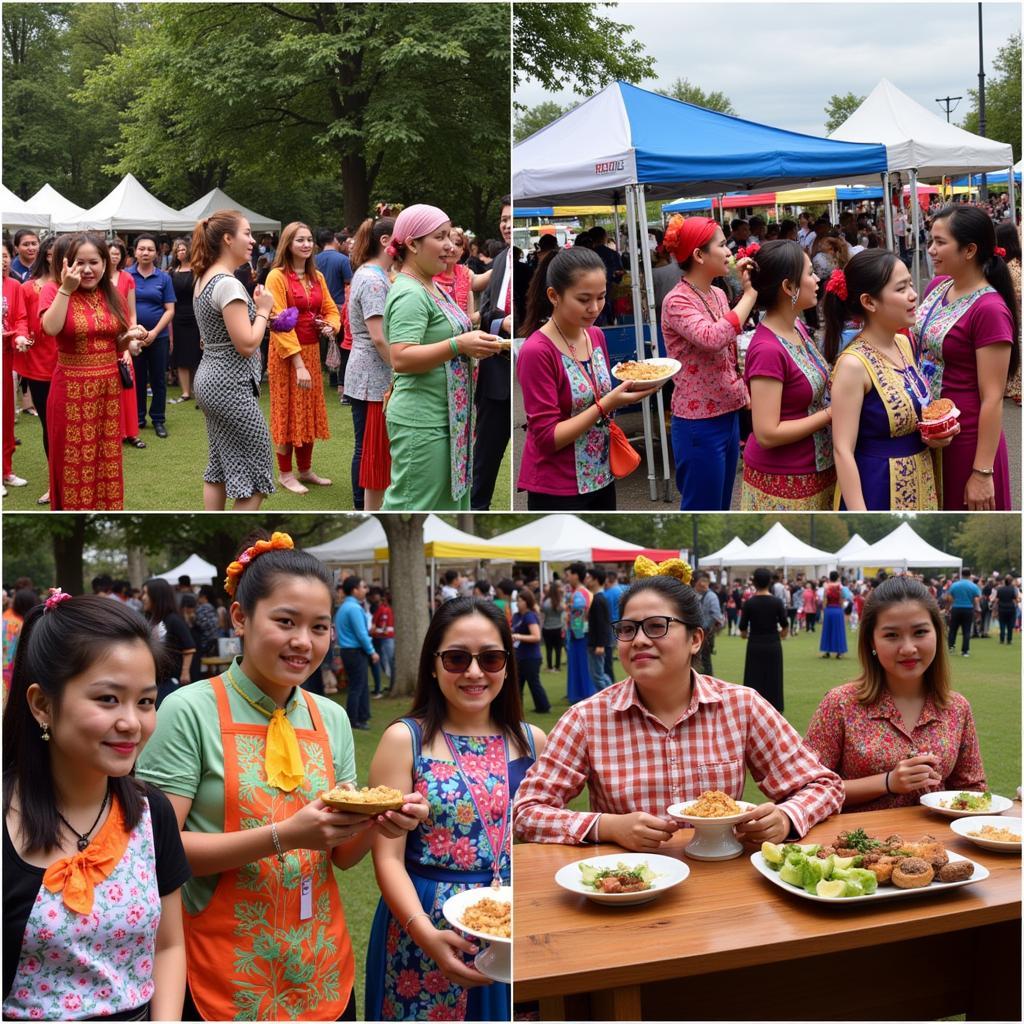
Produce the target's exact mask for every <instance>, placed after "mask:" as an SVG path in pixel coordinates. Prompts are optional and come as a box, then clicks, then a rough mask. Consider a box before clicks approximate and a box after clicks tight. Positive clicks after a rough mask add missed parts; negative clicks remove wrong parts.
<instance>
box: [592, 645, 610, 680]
mask: <svg viewBox="0 0 1024 1024" xmlns="http://www.w3.org/2000/svg"><path fill="white" fill-rule="evenodd" d="M587 662H588V664H589V665H590V678H591V679H592V680H593V681H594V686H595V687H596V688H597V689H598V690H603V689H604V688H605V687H606V686H611V685H612V677H611V676H610V675H608V673H607V672H606V671H605V668H604V653H603V652H602V653H601V654H598V653H597V648H596V647H588V648H587Z"/></svg>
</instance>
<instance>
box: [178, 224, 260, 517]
mask: <svg viewBox="0 0 1024 1024" xmlns="http://www.w3.org/2000/svg"><path fill="white" fill-rule="evenodd" d="M253 241H254V240H253V237H252V232H251V230H250V229H249V222H248V221H247V220H246V219H245V218H244V217H243V216H242V215H241V214H240V213H239V212H238V211H237V210H221V211H219V212H218V213H215V214H214V215H213V216H212V217H208V218H206V219H205V220H202V221H200V222H199V223H198V224H197V225H196V229H195V231H194V232H193V233H192V271H193V273H194V274H195V278H196V290H195V312H196V321H197V322H198V324H199V334H200V337H201V338H202V340H203V357H202V359H201V361H200V363H199V369H198V371H197V372H196V377H195V382H194V389H195V394H196V403H197V405H198V406H199V408H200V409H202V410H203V415H204V416H205V417H206V433H207V436H208V438H209V444H210V461H209V463H208V464H207V467H206V472H205V473H204V474H203V480H204V481H205V482H204V484H203V507H204V508H205V509H206V510H207V511H222V510H223V509H224V506H225V504H226V502H227V499H228V498H231V499H233V500H234V508H235V509H237V510H244V511H254V510H256V509H258V508H259V507H260V505H261V504H262V502H263V499H264V497H266V495H268V494H272V493H273V491H274V456H273V449H272V448H271V446H270V431H269V430H268V429H267V421H266V419H264V416H263V412H262V410H261V409H260V403H259V395H260V381H261V380H262V378H263V367H262V365H261V363H260V342H262V340H263V334H264V332H265V331H266V328H267V321H268V319H269V316H270V310H271V308H272V307H273V304H274V300H273V296H271V295H270V293H269V292H266V291H264V290H263V288H262V287H259V286H257V288H256V291H255V292H254V293H253V298H252V299H250V298H249V296H248V294H247V292H246V290H245V288H244V287H243V285H242V284H241V282H240V281H238V279H237V278H236V277H235V270H236V269H237V268H238V267H239V266H240V265H241V264H242V263H244V262H245V261H246V260H248V259H249V255H250V253H251V252H252V247H253ZM253 300H255V301H253Z"/></svg>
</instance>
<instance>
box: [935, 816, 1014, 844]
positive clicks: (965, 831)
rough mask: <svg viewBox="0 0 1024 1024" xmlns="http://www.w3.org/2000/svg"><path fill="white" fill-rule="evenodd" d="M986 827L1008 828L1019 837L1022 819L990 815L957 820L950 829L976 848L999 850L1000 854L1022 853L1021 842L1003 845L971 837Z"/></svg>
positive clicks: (951, 824)
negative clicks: (973, 833)
mask: <svg viewBox="0 0 1024 1024" xmlns="http://www.w3.org/2000/svg"><path fill="white" fill-rule="evenodd" d="M985 825H991V826H992V827H993V828H1006V829H1010V831H1012V832H1016V833H1017V835H1020V834H1021V829H1020V818H1006V817H1003V816H1002V815H1000V814H990V815H988V817H971V818H957V819H956V821H951V822H950V823H949V827H950V828H951V829H952V830H953V831H954V832H955V833H956V834H957V835H958V836H963V838H964V839H969V840H970V841H971V842H972V843H974V844H975V845H976V846H983V847H984V848H985V849H986V850H998V851H999V852H1000V853H1020V841H1019V840H1018V842H1016V843H1003V842H1000V841H999V840H998V839H985V838H982V837H979V836H974V835H971V833H972V832H977V831H978V830H979V829H981V828H982V827H983V826H985Z"/></svg>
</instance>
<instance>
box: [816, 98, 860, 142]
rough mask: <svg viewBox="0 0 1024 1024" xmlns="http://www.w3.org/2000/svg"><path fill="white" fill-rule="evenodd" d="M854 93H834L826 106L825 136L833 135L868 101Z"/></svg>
mask: <svg viewBox="0 0 1024 1024" xmlns="http://www.w3.org/2000/svg"><path fill="white" fill-rule="evenodd" d="M866 98H867V97H866V96H857V95H855V94H854V93H852V92H848V93H845V94H844V95H842V96H840V95H839V94H838V93H834V94H833V95H831V96H829V98H828V103H826V104H825V134H826V135H831V134H832V133H833V132H834V131H835V130H836V129H837V128H838V127H839V126H840V125H841V124H842V123H843V122H844V121H845V120H846V119H847V118H848V117H849V116H850V115H851V114H852V113H853V112H854V111H855V110H856V109H857V108H858V107H859V106H860V105H861V104H862V103H863V102H864V100H865V99H866Z"/></svg>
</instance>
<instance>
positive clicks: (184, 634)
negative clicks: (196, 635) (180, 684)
mask: <svg viewBox="0 0 1024 1024" xmlns="http://www.w3.org/2000/svg"><path fill="white" fill-rule="evenodd" d="M162 625H163V627H164V632H163V635H162V636H161V640H162V641H163V645H164V649H165V650H166V651H167V655H168V659H169V665H170V676H169V678H172V679H181V652H182V651H195V649H196V642H195V640H194V639H193V638H192V633H191V631H190V630H189V628H188V626H187V625H186V624H185V620H184V619H183V618H182V617H181V616H180V615H179V614H178V613H177V612H171V614H170V615H168V616H167V618H166V619H164V621H163V623H162Z"/></svg>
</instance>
